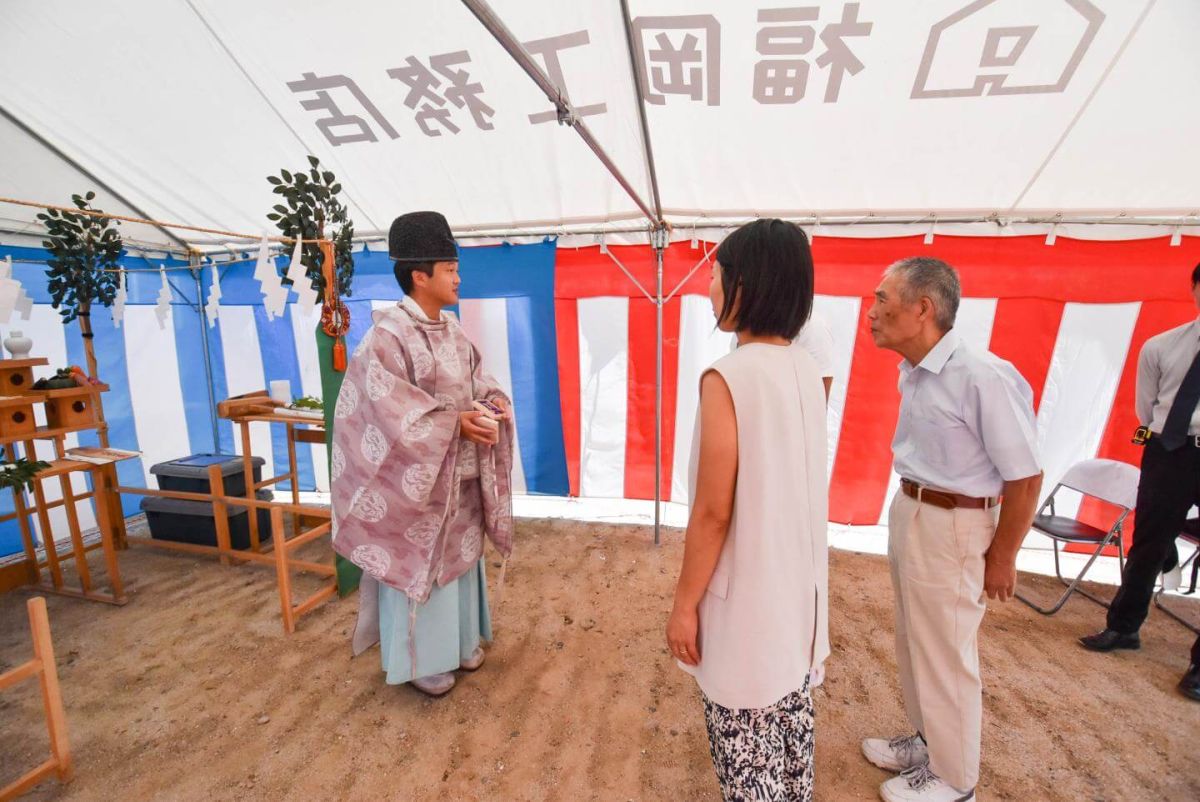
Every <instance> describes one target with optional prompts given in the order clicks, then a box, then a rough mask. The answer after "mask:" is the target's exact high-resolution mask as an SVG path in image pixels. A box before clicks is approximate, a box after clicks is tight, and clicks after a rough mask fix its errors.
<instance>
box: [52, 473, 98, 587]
mask: <svg viewBox="0 0 1200 802" xmlns="http://www.w3.org/2000/svg"><path fill="white" fill-rule="evenodd" d="M58 486H59V488H61V490H62V497H63V510H64V511H65V512H66V514H67V529H68V530H69V531H70V533H71V547H72V549H73V550H74V552H75V570H76V571H78V572H79V584H80V587H82V588H83V592H84V593H88V592H90V591H91V589H92V572H91V570H90V569H89V568H88V563H87V552H86V551H84V547H83V531H82V530H81V529H80V528H79V514H78V512H77V511H76V510H75V491H74V489H73V488H72V487H71V474H70V473H60V474H59V475H58ZM96 506H99V504H97V505H96Z"/></svg>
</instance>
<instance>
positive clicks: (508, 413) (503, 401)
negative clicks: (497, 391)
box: [488, 395, 512, 420]
mask: <svg viewBox="0 0 1200 802" xmlns="http://www.w3.org/2000/svg"><path fill="white" fill-rule="evenodd" d="M488 400H489V401H491V402H492V403H493V404H495V405H496V406H498V407H500V409H502V410H504V417H503V418H501V420H512V410H511V409H509V406H508V399H507V398H505V397H504V396H502V395H498V396H495V397H493V398H489V399H488Z"/></svg>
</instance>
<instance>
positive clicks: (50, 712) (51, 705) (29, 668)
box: [0, 596, 73, 802]
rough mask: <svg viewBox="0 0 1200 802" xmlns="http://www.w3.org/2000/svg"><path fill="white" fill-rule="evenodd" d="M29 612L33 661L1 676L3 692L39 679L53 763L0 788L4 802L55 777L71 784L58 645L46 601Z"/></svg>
mask: <svg viewBox="0 0 1200 802" xmlns="http://www.w3.org/2000/svg"><path fill="white" fill-rule="evenodd" d="M26 607H27V609H28V610H29V629H30V630H31V632H32V634H33V659H32V660H30V661H29V662H28V663H24V664H22V665H19V666H17V667H16V668H14V669H12V670H11V671H6V672H5V673H3V674H0V690H4V689H5V688H7V687H8V686H10V685H15V684H17V683H18V682H20V681H21V680H25V679H29V678H31V677H37V678H38V680H39V682H40V683H41V686H42V704H43V706H44V707H45V711H46V730H47V732H48V733H49V735H50V751H51V755H50V759H49V760H47V761H46V762H45V763H43V764H42V765H40V766H38V767H37V768H35V769H33V770H31V771H28V772H26V773H25V774H24V775H22V776H21V777H18V778H17V779H16V780H15V781H13V782H12V783H10V784H9V785H6V786H5V787H4V788H0V802H7V800H10V799H16V798H17V797H18V796H20V795H21V794H23V793H25V792H26V791H28V790H29V789H30V788H33V787H34V786H35V785H37V784H38V783H39V782H41V781H42V780H43V779H45V778H46V777H48V776H50V775H51V774H57V775H58V779H59V781H61V782H64V783H65V782H70V781H71V777H72V776H73V770H72V768H71V745H70V744H69V743H68V742H67V715H66V713H65V712H64V711H63V703H62V692H61V690H60V689H59V687H58V670H57V668H56V667H55V665H54V644H53V643H51V641H50V619H49V617H48V616H47V615H46V600H45V599H44V598H43V597H41V596H37V597H34V598H32V599H30V600H29V602H28V604H27V605H26Z"/></svg>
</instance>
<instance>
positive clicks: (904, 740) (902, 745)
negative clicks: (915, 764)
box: [888, 735, 924, 763]
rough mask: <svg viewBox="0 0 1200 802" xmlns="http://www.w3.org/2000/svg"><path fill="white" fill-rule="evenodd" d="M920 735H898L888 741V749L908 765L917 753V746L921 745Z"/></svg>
mask: <svg viewBox="0 0 1200 802" xmlns="http://www.w3.org/2000/svg"><path fill="white" fill-rule="evenodd" d="M923 743H924V742H923V741H922V740H921V736H920V735H898V736H896V737H895V738H892V739H891V740H889V741H888V747H889V748H891V750H892V751H893V752H895V753H896V754H897V755H899V756H900V758H901V759H902V760H903V761H904V762H905V763H908V762H909V761H911V760H912V757H913V755H915V754H916V753H917V749H918V744H923Z"/></svg>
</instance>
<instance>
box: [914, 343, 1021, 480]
mask: <svg viewBox="0 0 1200 802" xmlns="http://www.w3.org/2000/svg"><path fill="white" fill-rule="evenodd" d="M900 396H901V400H900V419H899V421H898V422H897V424H896V436H895V438H894V439H893V440H892V453H893V454H894V456H895V467H896V472H897V473H898V474H900V475H901V476H902V477H904V478H906V479H911V480H913V481H915V482H919V483H920V484H923V485H927V486H929V487H933V488H938V489H941V490H948V491H950V492H952V493H961V494H963V495H966V496H974V497H976V498H984V497H995V496H998V495H1000V493H1001V490H1002V489H1003V487H1004V482H1006V481H1014V480H1017V479H1024V478H1027V477H1029V476H1036V475H1037V474H1038V473H1039V472H1040V471H1041V468H1040V467H1039V464H1038V453H1037V424H1036V422H1035V418H1034V414H1033V391H1032V390H1031V389H1030V387H1029V382H1027V381H1025V379H1024V377H1022V376H1021V374H1020V373H1019V372H1017V369H1016V368H1014V367H1013V366H1012V364H1011V363H1009V362H1006V361H1004V360H1003V359H1001V358H1000V357H998V356H996V355H995V354H992V353H990V352H987V351H984V352H983V353H977V352H976V351H974V350H972V349H971V348H970V347H968V346H967V345H966V344H964V343H963V342H961V341H960V340H959V338H958V335H957V334H955V333H954V332H953V331H950V332H948V333H947V334H946V335H945V336H944V337H942V339H941V340H939V341H938V343H937V345H935V346H934V347H933V349H932V350H931V351H930V352H929V353H928V354H926V356H925V358H924V359H923V360H921V364H919V365H917V366H915V367H914V366H913V365H911V364H910V363H909V362H908V360H904V361H902V362H901V363H900Z"/></svg>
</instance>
